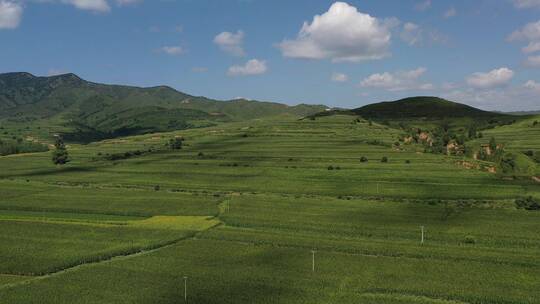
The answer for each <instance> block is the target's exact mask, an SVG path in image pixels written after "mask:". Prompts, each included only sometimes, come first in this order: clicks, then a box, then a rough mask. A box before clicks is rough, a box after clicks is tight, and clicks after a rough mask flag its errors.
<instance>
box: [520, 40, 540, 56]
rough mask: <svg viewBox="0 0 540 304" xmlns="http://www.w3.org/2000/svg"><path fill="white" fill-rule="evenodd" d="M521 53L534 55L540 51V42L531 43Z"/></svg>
mask: <svg viewBox="0 0 540 304" xmlns="http://www.w3.org/2000/svg"><path fill="white" fill-rule="evenodd" d="M521 51H523V53H525V54H529V53H534V52H538V51H540V41H539V42H531V43H529V44H528V45H527V46H526V47H524V48H522V49H521Z"/></svg>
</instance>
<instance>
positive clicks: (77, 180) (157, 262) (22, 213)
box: [0, 115, 540, 304]
mask: <svg viewBox="0 0 540 304" xmlns="http://www.w3.org/2000/svg"><path fill="white" fill-rule="evenodd" d="M510 127H512V126H505V127H498V128H495V129H493V130H490V131H486V135H487V134H489V135H491V134H494V135H495V136H496V137H497V139H498V138H501V139H500V140H501V142H502V141H503V140H505V141H506V142H508V143H507V146H508V148H512V149H517V150H520V149H523V147H528V146H527V144H524V143H520V142H519V141H520V139H516V140H517V141H518V142H514V141H513V140H512V136H511V135H509V136H508V137H506V138H504V139H503V136H502V134H504V133H505V132H507V131H505V130H506V129H507V128H510ZM513 127H514V129H517V128H519V126H517V125H514V126H513ZM523 127H524V128H528V127H527V125H523ZM535 134H536V133H534V134H533V135H532V136H529V137H531V140H532V141H535V142H540V137H537V136H536V135H535ZM400 135H401V134H400V131H399V130H396V129H392V128H388V127H386V126H383V125H379V124H377V123H374V124H372V125H370V124H368V123H367V122H358V121H355V120H354V117H352V116H348V115H343V116H339V115H338V116H329V117H319V118H317V119H316V120H298V119H297V118H295V117H292V116H287V115H283V116H279V117H273V118H266V119H259V120H253V121H249V122H244V123H228V124H222V125H219V126H215V127H210V128H202V129H194V130H186V131H178V132H171V133H157V134H149V135H141V136H134V137H126V138H121V139H114V140H107V141H103V142H98V143H92V144H89V145H70V146H69V147H68V149H69V152H70V156H71V158H72V162H70V163H69V164H68V165H66V166H63V167H56V166H54V165H52V163H51V160H50V153H32V154H20V155H12V156H6V157H0V167H1V168H2V170H1V171H0V193H1V194H2V196H1V197H0V227H1V230H0V231H2V232H1V233H0V238H1V239H2V242H1V243H0V259H1V260H2V261H6V262H5V263H2V265H0V303H184V283H185V282H184V277H187V286H188V302H191V303H370V304H371V303H383V304H385V303H391V304H397V303H400V304H401V303H422V304H424V303H426V304H452V303H453V304H456V303H461V304H462V303H471V304H472V303H474V304H480V303H504V304H507V303H508V304H509V303H516V304H517V303H538V302H540V290H539V289H538V282H539V278H540V261H539V260H538V256H540V235H539V234H538V231H539V229H540V213H538V212H534V211H525V210H519V209H517V208H516V206H515V204H514V200H515V199H516V198H520V197H523V196H528V195H531V196H535V197H539V198H540V184H538V183H535V182H534V181H533V180H529V179H518V180H505V179H501V178H500V177H498V176H497V175H496V174H492V173H489V172H485V171H481V170H475V169H467V168H465V167H464V166H462V165H460V162H461V161H463V160H466V161H471V162H472V161H473V160H470V159H463V158H461V157H450V156H444V155H437V154H426V153H422V151H423V148H422V147H420V146H418V147H417V146H415V145H410V146H405V147H402V148H395V147H393V145H392V144H393V143H394V142H395V141H396V140H397V139H398V137H399V136H400ZM174 136H182V137H184V138H185V142H184V148H183V149H182V150H178V151H170V150H167V148H166V146H165V144H166V142H167V141H168V140H169V139H170V138H172V137H174ZM523 136H524V137H523V138H525V137H526V136H525V135H523ZM486 137H487V136H486ZM530 147H531V149H536V148H535V147H534V146H533V145H531V146H530ZM150 149H151V151H150V152H147V153H144V154H142V155H140V156H137V155H134V156H133V155H131V156H129V157H127V158H126V159H122V160H115V161H110V160H106V159H105V158H103V156H104V155H107V154H113V153H125V152H133V151H137V150H139V151H149V150H150ZM361 157H366V158H367V159H368V162H360V158H361ZM383 157H387V158H388V162H382V161H381V160H382V158H383ZM422 226H423V227H424V242H423V243H422V242H421V237H422V233H421V227H422ZM312 250H315V251H316V252H315V271H313V270H312V266H313V265H312V258H313V256H312Z"/></svg>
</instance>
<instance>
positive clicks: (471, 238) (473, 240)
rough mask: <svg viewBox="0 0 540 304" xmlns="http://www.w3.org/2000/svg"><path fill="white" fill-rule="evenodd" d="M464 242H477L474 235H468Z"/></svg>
mask: <svg viewBox="0 0 540 304" xmlns="http://www.w3.org/2000/svg"><path fill="white" fill-rule="evenodd" d="M463 243H465V244H471V245H474V244H476V239H475V238H474V236H472V235H467V236H466V237H465V239H464V240H463Z"/></svg>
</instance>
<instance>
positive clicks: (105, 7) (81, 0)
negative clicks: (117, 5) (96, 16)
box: [62, 0, 111, 12]
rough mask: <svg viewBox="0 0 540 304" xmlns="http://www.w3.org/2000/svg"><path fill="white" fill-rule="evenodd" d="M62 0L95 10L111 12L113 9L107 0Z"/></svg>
mask: <svg viewBox="0 0 540 304" xmlns="http://www.w3.org/2000/svg"><path fill="white" fill-rule="evenodd" d="M62 2H63V3H66V4H71V5H73V6H75V7H76V8H78V9H82V10H89V11H94V12H109V11H110V10H111V7H110V6H109V3H108V2H107V1H106V0H62Z"/></svg>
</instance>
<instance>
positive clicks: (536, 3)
mask: <svg viewBox="0 0 540 304" xmlns="http://www.w3.org/2000/svg"><path fill="white" fill-rule="evenodd" d="M513 2H514V6H515V7H517V8H522V9H523V8H533V7H540V0H513Z"/></svg>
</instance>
